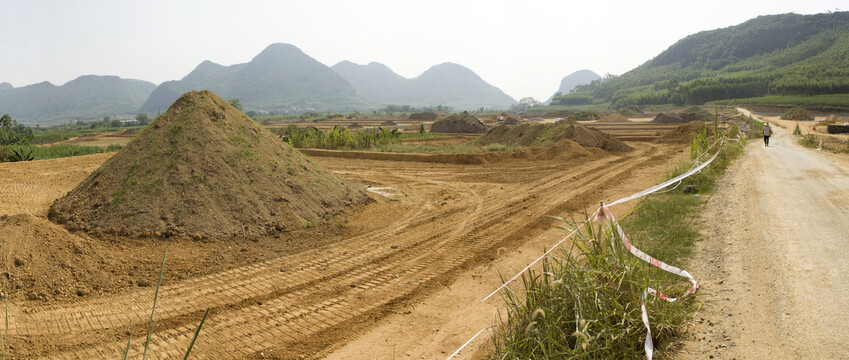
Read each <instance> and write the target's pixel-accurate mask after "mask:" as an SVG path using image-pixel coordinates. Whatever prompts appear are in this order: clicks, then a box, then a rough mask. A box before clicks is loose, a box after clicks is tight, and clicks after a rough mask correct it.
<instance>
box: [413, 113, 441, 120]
mask: <svg viewBox="0 0 849 360" xmlns="http://www.w3.org/2000/svg"><path fill="white" fill-rule="evenodd" d="M437 118H439V115H437V114H436V113H432V112H420V113H412V114H410V120H436V119H437Z"/></svg>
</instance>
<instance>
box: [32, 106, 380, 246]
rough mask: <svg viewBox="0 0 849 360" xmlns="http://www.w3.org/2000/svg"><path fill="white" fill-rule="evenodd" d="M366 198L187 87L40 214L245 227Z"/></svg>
mask: <svg viewBox="0 0 849 360" xmlns="http://www.w3.org/2000/svg"><path fill="white" fill-rule="evenodd" d="M366 199H367V197H366V195H365V192H364V190H363V189H357V188H354V187H352V186H351V185H349V184H347V183H345V182H343V181H342V180H341V179H340V178H338V177H337V176H335V175H334V174H332V173H330V172H327V171H325V170H324V169H322V168H321V167H320V166H318V165H317V164H315V163H314V162H312V160H310V159H308V158H306V157H305V156H303V155H301V154H300V153H298V152H297V151H294V150H293V149H291V148H290V147H289V146H288V145H286V144H285V143H283V142H282V141H281V140H280V139H279V138H277V137H276V136H274V135H273V134H272V133H270V132H268V131H267V130H265V129H264V128H262V127H260V126H259V125H257V124H256V123H255V122H254V121H252V120H251V119H250V118H248V117H247V116H245V115H244V114H243V113H242V112H240V111H239V110H237V109H235V108H233V107H232V106H231V105H230V104H228V103H227V102H226V101H224V100H222V99H221V98H219V97H218V96H216V95H215V94H213V93H211V92H209V91H201V92H198V91H192V92H189V93H186V94H184V95H183V96H182V97H181V98H180V99H178V100H177V101H176V102H174V104H173V105H172V106H171V108H170V109H169V110H168V112H166V113H165V114H163V115H162V117H160V118H159V119H157V120H156V121H155V122H154V123H153V124H151V125H150V126H149V127H147V128H146V129H145V130H144V131H143V132H142V133H141V134H139V135H138V136H137V137H136V139H135V140H134V141H132V142H130V143H129V144H128V145H127V146H126V147H125V148H124V149H122V150H121V151H119V152H118V153H117V154H115V156H113V157H111V158H110V159H109V160H107V161H106V162H105V163H103V165H102V166H101V167H100V168H98V169H97V170H95V171H94V172H93V173H92V174H91V175H90V176H89V177H88V178H86V179H85V180H83V182H82V183H80V184H79V185H78V186H77V187H76V188H74V189H73V190H71V191H70V192H69V193H68V194H67V195H66V196H64V197H62V198H60V199H58V200H56V202H55V203H54V204H53V205H52V206H51V208H50V211H49V213H48V218H49V219H50V220H52V221H53V222H55V223H58V224H61V225H64V226H65V227H67V228H68V229H70V230H84V231H87V232H91V233H94V234H120V235H129V236H157V237H161V236H165V237H171V236H191V237H194V238H206V237H208V236H216V237H221V236H252V235H259V234H268V233H272V232H276V231H286V230H288V229H293V228H300V227H302V226H303V224H304V223H313V222H316V221H320V220H321V219H322V218H328V217H331V216H333V215H335V214H338V213H340V212H342V211H344V210H345V209H346V208H347V207H349V206H351V205H353V204H357V203H362V202H364V201H366Z"/></svg>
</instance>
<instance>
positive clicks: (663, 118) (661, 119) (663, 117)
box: [651, 113, 687, 124]
mask: <svg viewBox="0 0 849 360" xmlns="http://www.w3.org/2000/svg"><path fill="white" fill-rule="evenodd" d="M686 122H687V121H684V120H683V119H681V118H680V117H677V116H674V115H669V114H664V113H660V114H657V116H655V117H654V119H653V120H652V121H651V123H652V124H683V123H686Z"/></svg>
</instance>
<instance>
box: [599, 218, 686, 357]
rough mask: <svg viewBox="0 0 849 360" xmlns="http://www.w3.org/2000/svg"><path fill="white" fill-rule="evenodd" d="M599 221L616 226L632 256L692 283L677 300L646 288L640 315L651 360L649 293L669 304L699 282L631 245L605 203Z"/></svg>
mask: <svg viewBox="0 0 849 360" xmlns="http://www.w3.org/2000/svg"><path fill="white" fill-rule="evenodd" d="M598 219H599V220H601V221H609V222H610V223H611V224H613V225H616V232H617V233H619V237H620V238H622V244H623V245H624V246H625V248H626V249H628V251H629V252H631V254H633V255H634V256H636V257H638V258H640V259H641V260H643V261H645V262H647V263H649V264H652V266H655V267H657V268H659V269H661V270H664V271H667V272H670V273H673V274H675V275H678V276H681V277H685V278H687V280H689V281H690V284H691V286H690V288H689V289H688V290H687V291H686V292H684V294H683V295H681V296H680V297H677V298H671V297H668V296H666V295H665V294H664V293H662V292H659V291H657V290H655V289H653V288H650V287H649V288H646V290H645V291H643V299H642V301H640V314H641V316H642V318H643V324H644V325H645V326H646V342H645V345H644V347H645V350H646V358H647V359H649V360H651V358H652V355H653V353H654V343H653V342H652V340H651V327H650V326H649V316H648V313H647V312H646V297H647V296H648V294H649V293H651V294H654V295H656V296H657V297H658V298H660V299H663V300H666V301H668V302H673V301H676V300H678V299H680V298H684V297H686V296H687V295H690V294H692V293H694V292H696V291H697V290H698V289H699V282H698V281H696V279H695V278H693V276H692V275H690V273H688V272H687V270H684V269H681V268H678V267H675V266H672V265H669V264H666V263H664V262H663V261H660V260H658V259H655V258H653V257H651V256H650V255H649V254H646V253H644V252H642V251H641V250H640V249H637V248H636V247H635V246H634V245H633V244H631V241H630V240H628V236H627V235H625V231H623V230H622V227H621V226H619V223H617V222H616V218H615V217H614V216H613V212H612V211H610V208H608V207H607V205H605V204H604V203H601V206H600V207H599V210H598Z"/></svg>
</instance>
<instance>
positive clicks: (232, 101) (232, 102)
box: [228, 99, 244, 111]
mask: <svg viewBox="0 0 849 360" xmlns="http://www.w3.org/2000/svg"><path fill="white" fill-rule="evenodd" d="M228 102H229V103H230V105H233V107H234V108H236V109H238V110H239V111H244V110H243V107H242V102H241V101H239V99H230V101H228Z"/></svg>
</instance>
